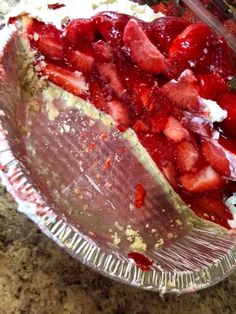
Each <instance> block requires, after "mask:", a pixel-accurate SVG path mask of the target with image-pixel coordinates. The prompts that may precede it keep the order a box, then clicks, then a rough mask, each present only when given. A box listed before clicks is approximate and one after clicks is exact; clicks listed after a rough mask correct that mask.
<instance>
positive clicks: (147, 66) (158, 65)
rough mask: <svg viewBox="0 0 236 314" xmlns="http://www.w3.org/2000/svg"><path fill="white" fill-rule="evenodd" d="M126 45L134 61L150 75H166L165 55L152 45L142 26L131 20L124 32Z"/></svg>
mask: <svg viewBox="0 0 236 314" xmlns="http://www.w3.org/2000/svg"><path fill="white" fill-rule="evenodd" d="M123 39H124V43H125V46H126V47H127V48H129V50H130V54H131V57H132V59H133V61H134V62H135V63H136V64H137V65H138V66H139V67H140V68H141V69H142V70H144V71H146V72H148V73H155V74H159V73H165V72H166V71H167V65H166V60H165V57H164V55H163V54H162V53H161V52H160V51H159V50H158V49H157V48H156V47H155V46H154V45H153V44H152V43H151V41H150V40H149V39H148V37H147V35H146V34H145V32H144V31H143V29H142V27H141V26H140V24H139V23H138V22H137V21H136V20H134V19H131V20H130V21H129V22H128V23H127V25H126V27H125V30H124V37H123Z"/></svg>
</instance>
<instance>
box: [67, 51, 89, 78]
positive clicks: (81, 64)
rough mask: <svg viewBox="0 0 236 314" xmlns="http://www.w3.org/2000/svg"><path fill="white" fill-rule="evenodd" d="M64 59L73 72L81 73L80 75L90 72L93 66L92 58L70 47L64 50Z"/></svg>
mask: <svg viewBox="0 0 236 314" xmlns="http://www.w3.org/2000/svg"><path fill="white" fill-rule="evenodd" d="M65 57H66V59H67V61H68V62H69V63H70V64H71V65H72V66H73V68H74V69H75V70H78V71H81V72H82V73H89V72H91V70H92V66H93V64H94V58H93V57H92V56H89V55H87V54H86V53H83V52H81V51H79V50H77V49H74V48H71V47H70V48H68V49H67V50H66V53H65Z"/></svg>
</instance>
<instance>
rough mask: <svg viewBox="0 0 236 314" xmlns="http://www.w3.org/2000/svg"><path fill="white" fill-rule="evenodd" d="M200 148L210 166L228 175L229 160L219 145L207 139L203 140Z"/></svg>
mask: <svg viewBox="0 0 236 314" xmlns="http://www.w3.org/2000/svg"><path fill="white" fill-rule="evenodd" d="M201 149H202V153H203V155H204V157H205V158H206V160H207V161H208V162H209V164H210V165H211V166H212V168H214V169H215V170H216V171H217V172H219V173H221V174H223V175H225V176H229V175H230V168H229V161H228V159H227V158H226V156H225V153H224V152H223V150H222V148H221V147H220V146H219V147H218V146H217V145H214V144H213V143H211V142H209V141H204V142H202V144H201Z"/></svg>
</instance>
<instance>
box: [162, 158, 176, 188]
mask: <svg viewBox="0 0 236 314" xmlns="http://www.w3.org/2000/svg"><path fill="white" fill-rule="evenodd" d="M162 173H163V174H164V176H165V178H166V179H167V180H168V182H169V183H170V184H171V185H172V186H173V187H176V186H177V172H176V168H175V165H174V164H173V162H169V163H168V164H167V165H166V166H164V167H163V168H162Z"/></svg>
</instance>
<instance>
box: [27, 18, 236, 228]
mask: <svg viewBox="0 0 236 314" xmlns="http://www.w3.org/2000/svg"><path fill="white" fill-rule="evenodd" d="M27 32H28V38H29V40H30V44H31V46H32V48H34V49H35V50H36V51H37V54H38V63H39V64H40V65H41V72H42V75H43V76H46V77H47V78H48V80H50V81H51V82H53V83H54V84H56V85H58V86H60V87H62V88H64V89H65V90H67V91H68V92H71V93H73V94H75V95H77V96H80V97H82V98H83V99H85V100H87V101H90V102H91V103H93V104H94V105H95V106H96V107H97V108H98V109H99V110H102V111H104V112H106V113H108V114H110V115H111V116H112V118H113V119H114V121H115V122H116V123H117V126H118V128H119V129H120V130H122V131H123V130H126V129H127V128H128V127H131V128H133V130H134V131H135V132H136V134H137V136H138V138H139V140H140V142H141V143H142V145H143V146H144V147H145V148H146V149H147V151H148V152H149V154H150V156H151V157H152V158H153V160H154V161H155V162H156V164H157V166H158V167H159V169H160V170H161V171H162V173H163V175H164V176H165V177H166V179H167V180H168V181H169V182H170V184H171V185H172V187H173V188H174V189H175V191H176V192H177V193H178V194H179V195H180V196H181V197H182V199H183V200H184V201H185V202H186V203H187V204H188V205H189V206H190V207H191V208H192V209H193V210H194V211H195V213H196V214H197V215H199V216H200V217H202V218H204V219H208V220H211V221H214V222H216V223H218V224H220V225H222V226H224V227H226V228H229V225H228V220H231V219H233V218H232V215H231V213H230V211H229V210H228V208H227V206H226V205H225V203H224V201H225V200H226V198H227V197H229V196H230V195H231V194H232V193H233V192H236V187H235V183H234V181H236V155H235V152H236V133H235V130H234V128H235V127H234V125H235V122H236V109H235V106H236V96H235V94H234V92H232V91H230V90H229V89H228V85H227V79H228V78H229V77H230V76H233V75H234V73H235V67H234V64H233V61H232V57H231V52H230V50H229V48H228V47H227V44H226V42H225V40H224V39H223V38H221V37H219V36H217V35H216V34H214V33H213V32H212V30H211V29H210V28H209V27H208V26H207V25H205V24H203V23H201V22H195V21H194V22H193V23H192V22H191V23H190V21H189V20H188V21H186V20H184V19H182V18H180V17H170V16H169V17H161V18H159V19H156V20H154V21H153V22H151V23H147V22H143V21H141V20H139V19H137V18H133V17H131V16H128V15H125V14H119V13H115V12H103V13H99V14H98V15H96V16H94V17H92V18H91V19H89V20H87V19H76V20H72V21H69V23H68V24H66V25H64V26H63V30H58V29H56V28H55V27H54V26H52V25H46V24H44V23H43V22H38V21H37V20H34V19H33V20H31V23H30V25H29V27H28V30H27ZM42 58H43V61H44V62H41V61H42ZM40 62H41V63H40ZM219 105H220V107H221V108H220V107H219ZM214 110H215V111H217V112H220V117H214V112H215V111H214ZM135 193H136V194H135V204H136V207H142V206H143V205H144V203H145V190H144V189H143V187H142V185H141V184H139V185H138V186H137V187H136V192H135Z"/></svg>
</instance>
